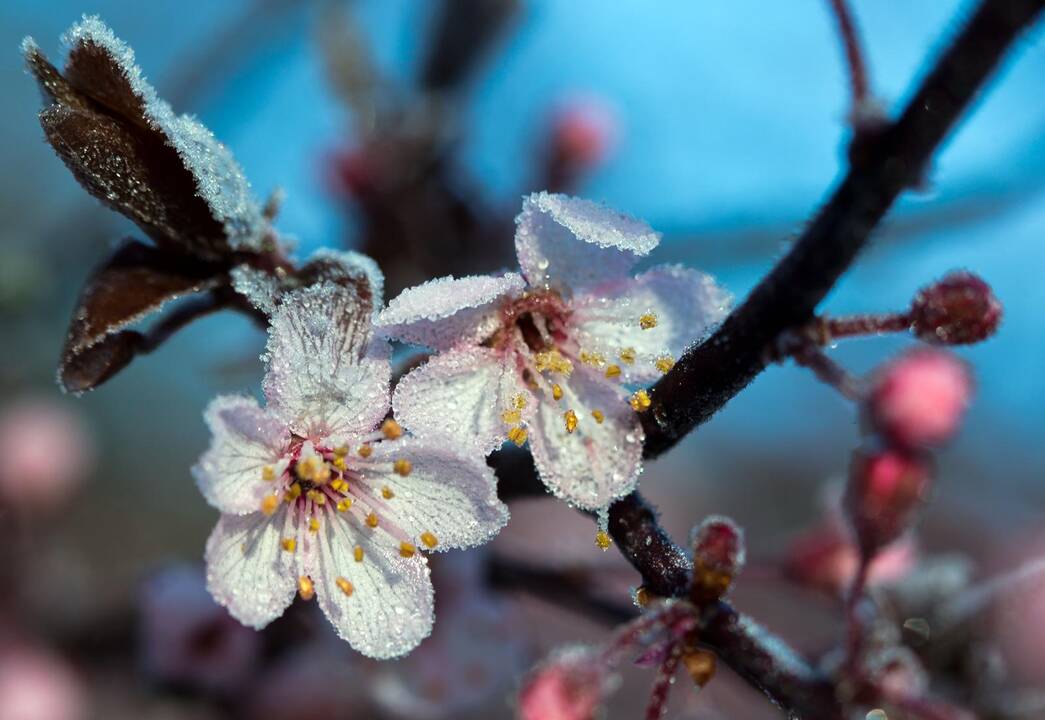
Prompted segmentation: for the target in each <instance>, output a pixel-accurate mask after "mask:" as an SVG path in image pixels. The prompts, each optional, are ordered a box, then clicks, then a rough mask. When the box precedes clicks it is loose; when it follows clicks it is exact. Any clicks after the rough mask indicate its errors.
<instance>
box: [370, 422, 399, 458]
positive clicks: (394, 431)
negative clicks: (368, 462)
mask: <svg viewBox="0 0 1045 720" xmlns="http://www.w3.org/2000/svg"><path fill="white" fill-rule="evenodd" d="M381 432H382V433H384V435H385V437H386V438H388V439H389V440H395V439H396V438H400V437H402V436H403V426H402V425H400V424H399V423H397V422H396V421H395V420H393V419H392V418H388V419H387V420H385V421H384V422H383V423H382V424H381ZM369 454H370V453H367V455H369ZM360 455H362V451H360ZM363 457H366V455H364V456H363Z"/></svg>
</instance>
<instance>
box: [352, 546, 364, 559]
mask: <svg viewBox="0 0 1045 720" xmlns="http://www.w3.org/2000/svg"><path fill="white" fill-rule="evenodd" d="M352 557H354V558H355V559H356V562H363V546H362V545H356V546H355V548H354V549H353V550H352Z"/></svg>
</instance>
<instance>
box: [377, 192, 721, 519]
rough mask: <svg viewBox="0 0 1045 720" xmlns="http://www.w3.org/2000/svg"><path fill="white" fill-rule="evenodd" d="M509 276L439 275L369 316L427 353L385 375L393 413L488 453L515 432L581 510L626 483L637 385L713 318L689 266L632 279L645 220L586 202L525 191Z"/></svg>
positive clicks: (637, 439)
mask: <svg viewBox="0 0 1045 720" xmlns="http://www.w3.org/2000/svg"><path fill="white" fill-rule="evenodd" d="M516 224H517V230H516V235H515V248H516V252H517V255H518V257H519V266H520V270H521V274H520V273H515V272H510V273H506V274H504V275H500V276H472V277H465V278H461V279H456V278H453V277H445V278H440V279H437V280H432V281H429V282H427V283H424V284H423V285H419V286H417V287H413V288H410V289H408V290H405V291H404V292H403V293H402V294H400V295H399V296H398V297H397V298H395V299H394V300H392V301H391V302H390V303H389V305H388V307H387V308H386V309H385V310H384V311H383V312H382V313H381V314H380V315H379V316H378V319H377V325H378V326H379V327H381V328H383V330H384V332H385V333H387V334H388V335H389V336H390V337H393V338H397V339H399V340H402V341H405V342H412V343H418V344H421V345H427V346H429V347H431V348H433V349H435V350H436V351H438V352H439V354H437V355H435V356H434V357H433V358H432V359H431V360H429V361H428V363H427V364H425V365H422V366H421V367H419V368H417V369H416V370H413V371H412V372H410V373H409V374H407V375H406V377H404V378H403V379H402V380H401V381H400V382H399V384H398V386H397V387H396V390H395V394H394V396H393V400H392V404H393V407H394V408H395V411H396V417H397V418H399V419H400V421H401V422H403V424H404V425H405V426H406V427H408V428H409V429H410V430H412V431H413V432H415V433H417V434H418V435H419V436H421V437H425V438H433V439H438V440H440V441H442V442H445V443H447V444H450V445H452V446H455V447H456V446H460V445H462V444H465V443H470V444H472V445H473V446H474V448H475V449H476V450H477V451H478V452H481V453H483V454H487V453H489V452H491V451H492V450H494V449H495V448H497V447H498V446H500V445H501V443H503V442H504V441H505V439H506V438H507V439H509V440H511V441H513V442H514V443H516V444H517V445H520V446H521V445H523V444H525V443H526V442H527V441H529V443H530V449H531V451H532V453H533V457H534V460H535V462H536V465H537V469H538V472H539V473H540V476H541V479H542V480H543V481H544V483H545V485H547V486H548V488H549V489H550V490H551V491H552V492H553V493H555V494H556V495H557V496H559V497H561V498H563V499H565V500H567V501H569V502H571V503H573V504H574V505H577V506H579V507H582V508H585V509H589V510H601V509H604V508H607V507H608V506H609V505H610V503H612V502H613V500H614V499H616V498H619V497H621V496H623V495H625V494H627V493H628V492H630V491H631V490H632V489H633V488H634V487H635V485H636V483H637V481H638V476H639V472H640V470H641V466H642V443H643V438H644V435H643V431H642V426H641V423H640V421H639V417H638V414H637V412H643V411H645V410H647V409H648V408H649V406H650V398H649V395H648V394H647V393H646V391H645V390H639V391H637V392H635V393H634V394H631V395H630V399H629V392H628V390H627V389H626V387H627V386H628V385H636V384H642V383H649V382H652V381H654V380H656V379H657V378H659V377H660V376H661V375H662V374H663V373H665V372H667V371H668V370H669V369H670V368H671V366H672V365H673V363H674V361H675V357H677V356H678V355H679V354H680V353H681V352H682V350H683V349H684V348H685V347H686V345H688V344H689V343H691V342H693V341H694V340H696V339H697V338H698V337H699V336H701V335H702V334H703V333H704V332H706V330H707V328H708V327H709V326H710V325H711V324H712V323H714V322H717V321H718V320H720V319H721V318H722V316H723V315H724V313H725V310H726V308H727V306H728V304H729V298H728V296H727V294H726V293H725V292H723V291H722V289H721V288H719V287H718V286H717V285H716V284H715V282H714V281H713V280H712V279H711V278H710V277H708V276H707V275H704V274H702V273H699V272H697V271H695V270H690V269H688V268H683V267H679V266H660V267H655V268H653V269H651V270H647V271H646V272H644V273H642V274H640V275H638V276H637V277H631V276H630V275H629V272H630V270H631V268H632V266H633V265H634V264H635V263H636V262H638V260H639V259H640V258H642V257H643V256H645V255H647V254H648V253H649V252H650V251H651V250H653V249H654V248H655V247H656V246H657V244H658V243H659V242H660V236H659V235H658V234H657V233H655V232H654V231H653V230H652V229H650V227H649V226H648V225H646V224H645V223H643V222H640V221H638V220H635V219H633V218H630V217H627V216H625V215H622V214H620V213H618V212H615V211H613V210H610V209H608V208H605V207H602V206H600V205H597V204H595V203H592V202H588V201H586V200H579V199H576V198H570V197H567V196H564V195H551V194H548V193H537V194H534V195H530V196H529V197H527V198H526V199H525V200H524V201H523V210H522V213H521V214H520V215H519V217H518V218H517V219H516Z"/></svg>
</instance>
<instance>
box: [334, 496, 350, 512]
mask: <svg viewBox="0 0 1045 720" xmlns="http://www.w3.org/2000/svg"><path fill="white" fill-rule="evenodd" d="M350 507H352V500H351V499H350V498H345V499H344V500H341V501H339V502H338V504H337V511H338V512H348V509H349V508H350Z"/></svg>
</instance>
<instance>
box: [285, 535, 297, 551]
mask: <svg viewBox="0 0 1045 720" xmlns="http://www.w3.org/2000/svg"><path fill="white" fill-rule="evenodd" d="M281 545H283V549H284V550H286V551H287V552H294V550H295V549H297V546H298V541H297V540H295V539H294V538H283V542H282V543H281Z"/></svg>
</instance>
